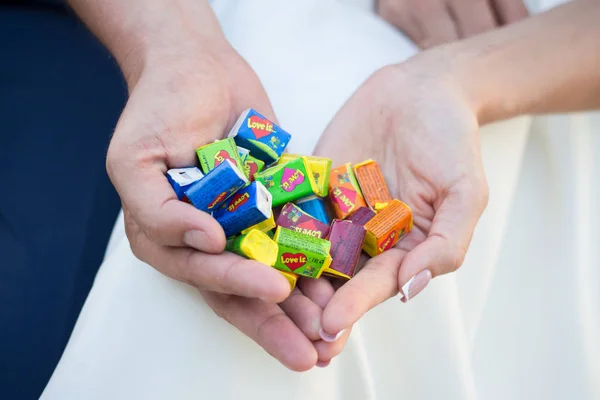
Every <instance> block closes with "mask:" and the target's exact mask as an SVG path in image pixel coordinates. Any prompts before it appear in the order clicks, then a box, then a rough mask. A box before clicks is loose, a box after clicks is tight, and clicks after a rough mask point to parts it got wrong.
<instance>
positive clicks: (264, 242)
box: [226, 229, 279, 267]
mask: <svg viewBox="0 0 600 400" xmlns="http://www.w3.org/2000/svg"><path fill="white" fill-rule="evenodd" d="M226 250H227V251H230V252H232V253H235V254H238V255H240V256H242V257H246V258H249V259H251V260H256V261H258V262H261V263H263V264H265V265H268V266H270V267H272V266H274V265H275V262H276V261H277V253H278V251H279V248H278V246H277V243H275V241H273V239H271V238H270V237H269V236H267V234H266V233H264V232H261V231H259V230H258V229H253V230H251V231H250V232H248V233H247V234H245V235H242V236H238V237H236V238H234V239H233V240H231V241H230V242H228V243H227V247H226Z"/></svg>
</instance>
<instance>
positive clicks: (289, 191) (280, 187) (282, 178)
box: [254, 157, 315, 207]
mask: <svg viewBox="0 0 600 400" xmlns="http://www.w3.org/2000/svg"><path fill="white" fill-rule="evenodd" d="M310 173H311V172H310V168H309V167H308V165H307V164H306V159H305V158H304V157H302V158H298V159H295V160H292V161H290V162H288V163H286V164H280V165H275V166H274V167H271V168H268V169H266V170H264V171H262V172H259V173H258V174H256V175H254V180H255V181H257V182H261V183H262V184H263V185H265V187H266V188H267V190H268V191H269V192H270V193H271V194H272V195H273V207H277V206H280V205H282V204H285V203H288V202H290V201H294V200H296V199H300V198H302V197H306V196H310V195H312V194H314V190H315V189H314V188H313V185H312V183H311V180H310V179H308V177H309V176H310Z"/></svg>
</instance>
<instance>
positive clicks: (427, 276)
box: [400, 269, 431, 303]
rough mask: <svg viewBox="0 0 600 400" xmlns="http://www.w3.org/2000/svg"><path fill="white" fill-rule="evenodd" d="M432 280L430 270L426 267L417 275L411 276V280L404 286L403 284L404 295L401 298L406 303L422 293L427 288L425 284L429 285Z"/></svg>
mask: <svg viewBox="0 0 600 400" xmlns="http://www.w3.org/2000/svg"><path fill="white" fill-rule="evenodd" d="M430 280H431V271H430V270H428V269H424V270H423V271H421V272H419V273H418V274H417V275H415V276H413V277H412V278H410V280H409V281H408V282H406V283H405V284H404V286H402V290H401V292H402V293H401V294H402V297H401V298H400V300H402V302H404V303H406V302H407V301H408V300H410V299H412V298H413V297H415V296H416V295H418V294H419V293H421V291H422V290H423V289H425V286H427V284H428V283H429V281H430Z"/></svg>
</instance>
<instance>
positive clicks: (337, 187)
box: [329, 163, 367, 219]
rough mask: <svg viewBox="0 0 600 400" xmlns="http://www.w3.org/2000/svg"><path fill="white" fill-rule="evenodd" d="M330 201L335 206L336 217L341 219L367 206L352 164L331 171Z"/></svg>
mask: <svg viewBox="0 0 600 400" xmlns="http://www.w3.org/2000/svg"><path fill="white" fill-rule="evenodd" d="M329 199H330V200H331V204H332V205H333V209H334V211H335V215H336V216H337V217H338V218H339V219H345V218H346V217H348V216H349V215H351V214H352V213H353V212H354V211H356V210H358V209H359V208H360V207H364V206H366V205H367V204H366V203H365V199H364V198H363V196H362V193H361V192H360V188H359V186H358V182H357V181H356V177H355V176H354V172H353V171H352V165H351V164H350V163H348V164H344V165H342V166H341V167H337V168H334V169H332V170H331V174H330V176H329Z"/></svg>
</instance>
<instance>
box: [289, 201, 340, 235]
mask: <svg viewBox="0 0 600 400" xmlns="http://www.w3.org/2000/svg"><path fill="white" fill-rule="evenodd" d="M277 225H279V226H282V227H284V228H288V229H291V230H293V231H296V232H298V233H302V234H304V235H310V236H313V237H318V238H323V239H324V238H326V237H327V233H328V232H329V226H328V225H325V224H324V223H322V222H321V221H319V220H318V219H316V218H313V217H311V216H310V215H308V214H307V213H305V212H304V211H302V209H300V208H299V207H298V206H297V205H295V204H292V203H287V204H286V205H285V206H283V208H282V209H281V212H280V213H279V217H277Z"/></svg>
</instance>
